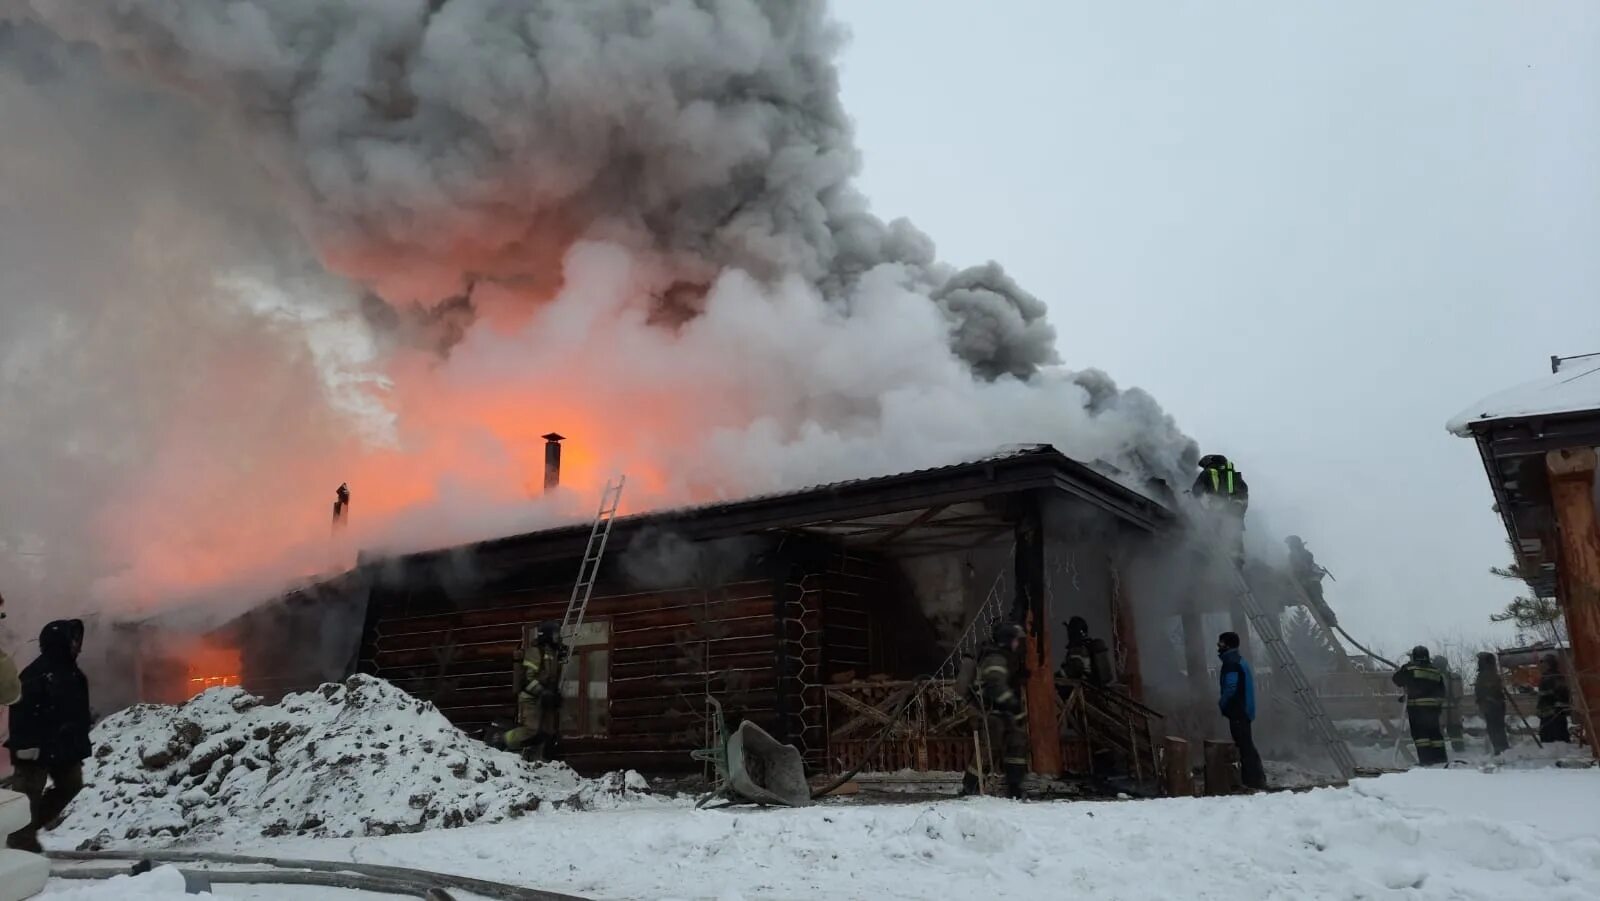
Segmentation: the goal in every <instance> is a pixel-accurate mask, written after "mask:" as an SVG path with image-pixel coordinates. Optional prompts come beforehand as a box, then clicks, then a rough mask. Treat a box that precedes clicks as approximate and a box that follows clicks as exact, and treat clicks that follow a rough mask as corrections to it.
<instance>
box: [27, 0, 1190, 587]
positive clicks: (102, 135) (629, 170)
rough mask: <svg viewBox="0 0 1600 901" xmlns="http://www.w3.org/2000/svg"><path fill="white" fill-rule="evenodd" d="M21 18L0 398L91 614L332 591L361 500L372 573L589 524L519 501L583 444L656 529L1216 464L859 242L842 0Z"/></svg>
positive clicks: (1012, 298)
mask: <svg viewBox="0 0 1600 901" xmlns="http://www.w3.org/2000/svg"><path fill="white" fill-rule="evenodd" d="M5 22H9V23H11V24H9V25H6V24H0V115H3V116H4V117H5V121H7V123H8V125H9V124H11V123H19V124H23V125H25V127H8V128H6V129H5V136H4V137H0V151H3V156H0V158H3V160H4V162H0V167H3V168H0V173H4V176H3V181H0V189H3V190H4V191H5V192H9V194H8V196H9V197H10V199H11V202H8V203H0V229H3V233H4V234H5V235H6V236H7V240H6V241H0V248H3V249H0V298H3V303H4V306H3V307H0V315H4V316H5V319H6V328H5V329H4V334H3V336H0V372H3V373H5V374H6V380H5V386H4V387H3V388H0V390H3V391H7V392H11V393H12V396H10V397H8V398H7V401H8V402H7V409H8V410H10V409H24V410H27V411H29V412H28V413H27V414H26V415H25V416H24V417H23V418H24V420H25V421H23V422H20V423H19V422H17V421H15V420H12V421H10V422H7V423H3V424H0V441H3V442H4V451H5V453H4V454H3V455H0V473H3V475H4V476H5V478H4V479H0V481H3V482H4V483H5V484H7V485H9V486H12V487H10V488H9V489H8V490H11V491H14V492H20V495H19V496H18V497H17V498H13V499H12V501H13V502H12V503H8V504H7V509H9V510H20V511H22V513H21V515H20V516H19V517H17V518H16V519H15V520H14V521H13V522H12V523H10V524H9V529H10V532H11V533H13V534H11V535H10V536H9V537H8V536H7V535H3V534H0V542H4V541H10V542H12V543H14V544H18V545H24V544H25V545H27V546H29V547H40V548H46V547H47V548H48V549H49V550H48V552H49V553H50V554H57V555H61V556H59V557H57V558H56V559H57V560H65V559H66V555H68V554H83V555H87V557H88V559H85V560H84V561H82V565H81V566H75V567H72V568H71V572H70V578H71V579H72V580H75V581H73V582H72V584H71V588H72V589H73V590H84V591H88V592H91V593H93V594H96V595H99V596H102V597H109V596H128V595H136V596H140V597H146V598H159V597H162V596H165V595H167V594H170V593H171V592H173V591H174V590H176V589H178V588H180V587H181V588H184V589H192V588H194V587H196V586H208V585H209V586H215V585H218V584H223V583H226V582H228V581H230V580H234V581H236V580H238V579H240V578H242V577H244V576H246V575H251V574H275V575H290V574H304V573H306V572H309V571H315V570H316V569H318V568H325V567H326V566H328V565H330V561H329V560H327V554H328V551H327V538H326V529H327V524H326V522H325V519H326V503H325V502H326V501H327V500H328V499H327V498H325V497H324V495H325V494H328V493H330V492H331V491H332V488H333V486H335V485H337V484H338V483H340V482H341V481H349V482H350V483H351V485H352V488H353V490H355V491H356V493H357V495H358V497H359V498H360V499H361V500H360V501H359V502H358V505H357V506H356V508H355V513H354V522H353V525H352V531H353V533H354V538H353V539H352V540H353V541H357V542H359V543H361V544H364V545H366V546H374V545H380V546H408V545H409V546H415V545H418V544H427V543H434V544H436V543H440V542H445V541H452V540H464V539H467V538H476V537H486V536H487V535H489V534H493V533H494V531H497V530H498V531H504V530H508V529H514V528H528V527H532V526H534V525H539V524H544V523H547V522H550V521H555V520H559V519H560V518H562V517H563V516H569V517H570V516H574V515H578V513H579V512H587V510H588V508H589V506H590V503H591V502H590V501H589V500H588V498H587V495H586V494H585V495H584V496H583V497H581V498H574V497H571V496H567V495H563V496H560V497H558V498H557V499H556V500H555V501H553V502H550V503H545V502H540V501H534V500H530V498H529V497H528V493H527V492H524V491H523V488H524V483H525V482H526V481H527V480H528V478H529V477H530V475H531V474H533V473H537V472H538V471H539V470H538V468H537V467H538V465H539V464H538V463H537V462H536V461H537V460H538V455H539V453H540V450H541V445H540V442H539V441H538V438H537V436H538V435H539V434H541V433H543V432H545V431H549V430H550V429H552V428H557V429H559V430H560V431H562V432H563V433H564V434H568V435H570V436H573V439H574V440H573V441H571V442H569V447H568V458H567V461H566V462H567V466H568V469H569V471H571V472H574V474H575V476H576V477H577V481H576V482H574V481H573V480H572V479H567V478H564V480H563V481H564V482H566V483H567V484H571V485H574V487H575V488H576V489H577V490H578V491H579V492H586V491H587V489H588V486H587V485H586V484H584V483H583V481H582V479H583V478H586V477H593V476H597V475H600V474H602V473H603V472H604V471H606V470H609V469H619V468H626V469H627V470H628V471H629V473H630V482H629V485H630V488H629V490H630V498H631V499H632V501H633V503H634V504H635V505H638V506H643V505H646V504H662V503H676V502H683V501H686V500H703V499H711V498H720V497H730V496H738V495H741V494H745V493H749V492H752V491H760V490H770V489H773V488H784V487H797V486H799V485H803V484H808V483H815V482H821V481H828V480H832V479H837V478H846V477H855V476H864V475H873V474H880V473H884V472H892V471H903V470H907V469H913V468H917V467H921V466H929V465H938V464H943V463H949V462H954V461H956V460H959V459H962V458H970V457H974V456H978V455H981V454H983V453H985V452H987V451H989V450H991V449H993V448H994V447H995V446H997V445H1000V444H1004V443H1009V442H1037V441H1049V442H1052V443H1055V444H1057V446H1059V447H1060V448H1061V449H1062V450H1064V451H1065V452H1067V453H1069V454H1072V455H1074V456H1077V457H1080V458H1084V459H1095V458H1102V459H1105V460H1108V461H1111V462H1114V463H1115V464H1116V465H1118V466H1119V467H1122V468H1123V469H1125V470H1128V471H1131V472H1134V473H1136V474H1138V475H1139V476H1150V475H1153V476H1159V477H1163V478H1166V479H1168V480H1169V481H1177V480H1179V479H1181V478H1182V476H1183V474H1185V473H1186V472H1187V469H1188V467H1189V466H1192V463H1193V460H1194V456H1195V454H1194V449H1193V446H1192V443H1191V442H1190V441H1189V440H1188V439H1187V438H1186V437H1185V436H1184V435H1183V434H1182V433H1181V432H1180V431H1179V430H1178V429H1177V428H1176V426H1175V425H1174V424H1173V422H1172V421H1171V420H1170V418H1169V417H1167V416H1166V415H1165V414H1164V413H1162V411H1161V410H1160V408H1159V407H1158V406H1157V405H1156V404H1155V403H1154V401H1153V400H1151V399H1150V398H1149V397H1148V396H1147V395H1145V394H1143V393H1142V392H1138V391H1119V390H1118V389H1117V388H1116V387H1115V385H1114V384H1113V383H1112V382H1111V380H1110V379H1109V378H1107V377H1106V376H1104V375H1103V374H1101V373H1098V372H1094V371H1089V372H1072V371H1068V370H1065V369H1063V368H1061V367H1060V366H1059V365H1058V363H1059V361H1058V358H1057V353H1056V337H1057V336H1056V332H1055V330H1054V328H1053V327H1052V326H1051V325H1050V324H1049V322H1048V321H1047V320H1046V317H1045V313H1046V309H1045V306H1044V304H1043V303H1042V302H1041V301H1040V300H1038V299H1037V298H1035V297H1033V296H1032V295H1030V294H1028V293H1027V292H1026V291H1024V290H1023V289H1022V288H1021V287H1019V286H1018V285H1017V284H1016V283H1015V282H1014V281H1013V280H1012V279H1010V278H1009V277H1008V276H1007V275H1006V274H1005V272H1004V271H1003V270H1002V269H1001V268H1000V266H999V265H997V264H994V263H988V264H986V265H982V266H977V267H973V268H970V269H964V270H962V269H957V268H955V267H952V266H949V265H946V264H943V263H940V262H938V261H937V259H936V256H935V252H934V246H933V242H932V241H931V240H930V239H929V238H928V237H927V236H926V235H924V234H922V233H921V232H919V231H917V230H916V229H915V228H914V227H913V226H912V225H910V224H909V223H907V222H905V221H904V220H896V221H893V222H887V223H886V222H884V221H882V220H881V219H879V218H877V217H876V216H874V215H873V214H872V213H871V212H869V210H868V208H867V203H866V201H865V200H864V198H862V197H861V196H860V194H859V193H858V192H857V191H856V190H855V189H854V188H853V187H852V185H851V179H852V177H853V176H854V174H855V172H856V170H857V168H858V163H859V154H858V152H857V150H856V148H855V146H854V143H853V140H852V136H851V128H850V122H849V119H848V117H847V116H846V114H845V112H844V110H843V109H842V108H841V105H840V102H839V91H838V84H837V81H838V79H837V72H836V69H835V66H834V62H833V59H834V55H835V53H836V52H837V50H838V48H839V46H840V43H841V41H842V40H843V39H844V35H843V34H842V32H841V30H840V29H839V28H838V27H837V26H836V25H834V24H833V23H832V22H831V20H830V19H829V18H828V16H827V14H826V9H825V6H824V4H823V3H821V2H813V0H770V2H760V0H718V2H689V0H591V2H583V3H577V2H563V3H558V2H530V0H518V2H509V0H444V2H422V0H387V2H353V3H338V4H329V3H324V2H320V0H273V2H266V0H260V2H234V3H227V4H219V3H215V2H210V0H164V2H156V0H128V2H120V3H115V4H110V3H102V2H89V0H81V2H31V0H0V23H5ZM8 33H9V37H8ZM13 234H15V235H17V236H19V238H18V241H16V242H13V241H12V240H10V236H11V235H13ZM373 297H377V298H381V300H382V301H383V303H382V304H378V305H375V304H374V303H373V301H372V298H373ZM585 455H587V456H585ZM635 473H639V477H638V478H637V479H635V478H634V477H633V476H634V474H635ZM534 477H535V478H536V476H534ZM562 497H564V498H565V499H564V500H562ZM577 500H581V501H582V502H581V503H576V501H577ZM541 504H543V505H544V506H541ZM552 504H554V506H555V507H558V508H559V509H555V508H552V506H551V505H552ZM86 542H87V544H88V545H89V546H90V547H89V549H84V548H83V547H82V546H83V545H84V544H85V543H86ZM48 569H49V571H48V573H47V576H48V580H49V581H50V584H52V585H53V586H55V588H56V589H57V590H59V589H65V588H67V587H68V586H67V584H66V583H63V582H61V581H59V580H61V579H66V578H68V572H67V571H66V570H63V569H60V568H58V566H57V565H55V564H52V565H51V566H50V567H49V568H48ZM0 575H3V573H0ZM40 578H45V576H41V577H40ZM40 584H43V583H40ZM39 590H40V591H41V592H42V591H43V590H44V589H42V588H41V589H39Z"/></svg>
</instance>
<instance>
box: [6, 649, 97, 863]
mask: <svg viewBox="0 0 1600 901" xmlns="http://www.w3.org/2000/svg"><path fill="white" fill-rule="evenodd" d="M82 649H83V621H82V620H76V619H64V620H56V621H55V622H53V623H50V624H49V625H47V626H45V627H44V630H43V631H41V632H40V633H39V659H37V660H35V661H33V662H32V663H30V664H28V666H27V668H25V669H24V670H23V671H22V680H21V681H22V699H21V700H19V701H18V702H17V703H16V705H15V706H13V707H12V708H11V737H10V738H9V739H8V740H7V741H6V747H7V748H9V749H10V751H11V765H12V767H13V768H14V769H15V770H16V775H15V776H14V777H13V778H12V784H13V787H15V788H16V789H17V790H18V791H20V792H22V793H23V794H25V795H27V796H28V803H29V805H30V806H31V807H32V809H33V821H32V822H31V823H29V824H28V827H27V828H26V829H23V830H22V831H20V832H16V833H13V834H12V835H11V837H10V838H8V839H7V840H6V844H7V845H8V846H9V847H11V848H15V849H18V850H22V851H35V852H37V851H39V850H40V848H39V838H38V833H39V830H40V829H41V828H42V827H44V826H45V825H46V824H48V823H50V822H51V821H52V820H54V819H55V818H56V817H58V816H60V815H61V812H62V811H63V810H66V809H67V805H68V804H69V803H71V801H72V799H73V797H74V796H75V795H77V794H78V792H79V791H81V790H82V789H83V761H84V759H85V758H87V757H88V756H89V750H90V747H89V726H90V720H91V718H92V717H91V714H90V712H89V680H88V679H87V678H85V677H84V675H83V670H81V669H79V668H78V652H79V651H81V650H82Z"/></svg>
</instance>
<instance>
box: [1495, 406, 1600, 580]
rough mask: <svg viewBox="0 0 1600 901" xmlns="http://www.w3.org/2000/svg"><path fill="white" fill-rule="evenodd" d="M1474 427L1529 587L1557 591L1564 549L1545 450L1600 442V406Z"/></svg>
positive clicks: (1505, 524) (1507, 529) (1508, 531)
mask: <svg viewBox="0 0 1600 901" xmlns="http://www.w3.org/2000/svg"><path fill="white" fill-rule="evenodd" d="M1468 429H1469V431H1470V434H1471V436H1472V439H1473V440H1474V442H1476V444H1477V446H1478V456H1479V458H1480V459H1481V460H1482V461H1483V469H1484V473H1485V474H1486V475H1487V476H1488V478H1489V489H1490V490H1491V491H1492V492H1494V502H1495V510H1496V512H1498V513H1499V514H1500V520H1501V522H1502V524H1503V525H1504V526H1505V530H1506V536H1507V538H1509V539H1510V541H1511V544H1512V547H1513V548H1514V549H1515V555H1516V558H1517V564H1518V566H1519V567H1520V568H1521V570H1522V572H1523V573H1525V574H1526V580H1527V582H1528V587H1529V588H1531V589H1533V591H1535V592H1536V593H1538V594H1539V596H1541V597H1555V594H1556V585H1557V583H1558V581H1559V580H1558V578H1557V567H1558V565H1559V559H1558V558H1559V555H1558V554H1557V552H1556V522H1555V511H1554V509H1553V508H1552V507H1551V501H1550V483H1549V475H1548V473H1547V471H1546V469H1545V454H1546V453H1547V452H1549V451H1552V450H1558V449H1561V448H1572V447H1594V446H1596V445H1600V411H1592V412H1588V413H1581V414H1573V413H1566V414H1561V415H1552V416H1534V417H1523V418H1518V419H1498V420H1483V421H1477V422H1472V423H1470V424H1469V426H1468Z"/></svg>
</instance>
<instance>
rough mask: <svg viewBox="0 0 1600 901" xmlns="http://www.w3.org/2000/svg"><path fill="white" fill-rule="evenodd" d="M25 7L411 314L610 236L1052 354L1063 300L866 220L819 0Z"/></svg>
mask: <svg viewBox="0 0 1600 901" xmlns="http://www.w3.org/2000/svg"><path fill="white" fill-rule="evenodd" d="M4 7H5V8H7V9H9V10H11V12H12V14H13V15H29V14H31V15H32V16H33V17H35V18H37V19H38V20H39V21H41V22H43V23H44V24H46V25H47V26H49V27H50V28H51V29H53V30H54V31H55V32H56V33H57V34H59V35H61V36H62V37H65V38H68V39H71V40H80V41H87V42H89V43H92V44H94V45H95V46H98V47H100V48H101V49H102V50H103V51H104V52H105V53H106V54H107V55H109V56H111V57H113V58H114V59H116V60H117V61H118V62H120V63H122V64H123V65H125V66H127V67H128V68H129V69H130V70H132V71H134V72H136V73H138V74H140V75H142V76H145V77H148V78H150V79H152V80H153V81H155V82H159V83H161V84H165V85H168V86H170V87H171V88H173V89H174V90H177V91H181V92H183V93H186V94H189V95H192V96H194V97H195V98H197V99H198V100H199V101H200V102H201V103H202V104H203V105H204V106H205V107H206V108H208V109H210V110H213V111H214V112H215V113H216V114H218V115H220V116H222V117H225V118H226V119H227V121H229V122H230V123H232V124H233V125H235V126H236V127H237V128H239V129H240V130H241V133H242V135H243V136H244V139H245V141H246V142H247V143H248V145H249V147H250V148H251V149H252V150H253V152H254V153H255V154H256V155H257V158H258V159H259V160H260V161H261V162H262V163H263V164H265V165H266V166H267V167H268V169H269V170H270V171H271V172H272V174H273V176H274V178H275V181H276V184H277V185H279V186H280V187H281V188H282V189H284V190H286V191H287V192H288V196H289V197H290V198H291V199H292V201H293V203H294V209H295V212H296V214H297V215H298V217H299V220H300V221H301V223H302V224H303V225H304V226H305V228H306V229H307V230H308V232H309V234H310V236H311V237H312V239H313V241H314V242H315V244H316V245H317V246H318V247H320V248H322V249H323V253H324V255H325V256H326V258H327V259H328V261H329V262H330V263H331V264H332V265H333V266H334V267H336V268H338V269H340V270H342V271H345V272H347V273H349V274H352V275H354V276H356V277H358V278H360V279H362V280H363V281H367V282H369V283H372V284H374V285H376V286H378V287H379V290H380V292H381V293H383V294H384V295H385V296H386V297H390V299H392V300H408V299H415V298H416V297H422V298H432V297H444V296H447V295H449V294H452V293H454V292H455V291H456V290H458V289H459V287H460V286H461V284H462V282H463V280H464V279H467V278H470V277H472V276H474V275H479V276H484V277H489V278H498V279H504V280H508V281H511V282H513V283H516V282H519V281H527V280H539V279H540V278H541V277H542V276H545V275H546V274H547V273H550V272H555V271H559V269H560V267H561V258H562V256H563V255H564V254H565V252H566V250H567V247H568V246H569V245H570V244H571V242H572V240H573V239H575V238H578V237H584V236H589V237H594V236H600V235H605V236H609V237H613V238H617V239H619V240H625V241H631V242H648V246H649V248H650V249H652V250H656V251H660V252H663V253H665V254H667V255H668V256H670V257H674V258H682V259H683V261H684V262H683V263H682V265H684V266H685V267H688V268H689V269H691V270H693V269H698V270H699V271H700V272H702V273H705V272H708V271H709V272H715V271H717V270H719V269H721V268H723V267H728V266H732V267H737V268H740V269H744V270H746V271H749V272H752V273H754V274H756V275H757V276H759V277H763V278H771V277H776V276H779V275H784V274H798V275H799V276H801V277H802V278H804V279H805V280H806V281H807V282H809V283H812V284H819V285H827V286H829V287H831V288H832V289H833V290H831V291H830V292H829V293H830V294H833V295H835V296H839V297H845V296H848V291H847V290H845V288H846V287H847V286H848V285H849V284H850V283H852V282H853V281H854V279H855V278H856V277H857V276H858V275H859V274H860V273H862V272H865V271H868V270H870V269H872V268H874V267H876V266H879V265H882V264H885V263H899V264H903V265H905V266H906V277H907V278H908V279H910V280H911V281H912V282H913V283H914V284H916V285H918V286H920V287H921V288H922V289H924V290H925V291H926V292H927V293H928V296H929V297H930V298H932V299H933V300H934V302H935V303H937V304H939V306H940V308H941V310H942V311H943V313H944V315H945V316H946V318H947V319H948V320H949V322H950V326H951V330H950V334H951V337H952V344H953V347H954V349H955V350H956V352H957V353H958V354H959V355H960V356H961V358H962V359H964V360H966V361H967V362H968V363H969V364H971V365H972V367H973V368H974V369H975V370H976V371H978V372H980V373H982V374H984V375H988V376H993V375H998V374H1001V373H1010V374H1013V375H1019V376H1023V375H1028V374H1030V373H1032V372H1033V371H1034V370H1035V369H1036V368H1037V367H1038V366H1039V365H1041V364H1045V363H1053V362H1055V361H1056V357H1055V349H1054V344H1055V333H1054V330H1053V329H1051V328H1050V326H1049V325H1048V324H1047V323H1046V322H1045V321H1044V315H1045V307H1044V305H1043V304H1042V303H1040V302H1039V301H1038V300H1037V299H1035V298H1034V297H1032V296H1030V295H1029V294H1028V293H1027V292H1025V291H1023V290H1022V289H1021V288H1019V287H1018V286H1017V285H1016V283H1015V282H1013V281H1012V280H1011V279H1010V278H1008V277H1007V276H1006V275H1005V273H1004V272H1003V271H1001V269H1000V267H999V266H997V265H995V264H992V263H991V264H989V265H987V266H983V267H978V268H975V269H970V270H964V271H960V272H952V271H950V270H948V269H946V268H945V267H941V266H939V265H937V264H936V263H934V261H933V255H932V250H933V248H932V242H931V241H929V240H928V238H927V237H926V236H924V235H922V234H921V233H919V232H917V231H916V230H915V229H914V228H912V227H911V226H910V225H908V224H906V223H904V222H897V223H895V224H893V225H886V224H885V223H883V222H882V221H881V220H879V219H877V218H875V217H873V216H872V215H870V214H869V213H867V212H866V203H865V201H864V200H863V199H862V198H861V196H860V195H859V194H858V193H857V192H856V191H855V190H854V189H853V188H852V187H851V186H850V178H851V177H852V176H853V175H854V174H855V172H856V170H857V168H858V164H859V160H858V157H859V154H858V153H857V151H856V148H855V146H854V144H853V142H852V139H851V131H850V123H849V119H848V118H847V117H846V115H845V113H844V110H843V108H842V107H841V106H840V103H839V90H838V77H837V73H836V71H835V69H834V66H833V62H832V59H833V56H834V54H835V53H836V52H837V50H838V47H839V44H840V41H841V34H840V31H839V29H838V28H837V27H836V26H834V25H833V24H831V23H830V22H829V20H828V19H827V17H826V15H825V14H824V4H823V3H821V2H816V0H800V2H796V0H766V2H753V0H719V2H689V0H589V2H571V0H561V2H549V0H547V2H529V0H499V2H486V0H451V2H425V0H383V2H356V3H326V2H323V0H272V2H264V0H263V2H256V3H216V2H212V0H188V2H182V0H180V2H170V0H165V2H131V3H113V4H108V3H101V2H97V0H82V2H48V3H40V2H28V0H11V2H8V3H6V4H4ZM707 265H709V266H710V267H711V268H710V269H709V270H707V269H706V268H705V267H706V266H707Z"/></svg>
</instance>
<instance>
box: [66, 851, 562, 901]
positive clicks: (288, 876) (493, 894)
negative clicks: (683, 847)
mask: <svg viewBox="0 0 1600 901" xmlns="http://www.w3.org/2000/svg"><path fill="white" fill-rule="evenodd" d="M46 856H47V857H49V858H50V859H51V860H52V861H84V862H90V861H126V862H129V863H133V864H134V865H135V866H134V867H132V868H120V867H119V868H112V867H64V868H60V869H57V870H55V871H54V872H53V873H52V874H51V875H53V876H54V877H56V878H58V879H110V878H112V877H113V876H125V875H128V874H129V873H130V872H132V871H135V870H141V869H148V868H149V866H150V865H151V864H153V863H173V864H178V863H198V864H210V865H223V866H252V867H264V868H265V869H252V870H212V869H180V870H179V872H181V873H183V875H184V881H185V882H186V883H188V884H189V885H191V886H195V887H196V888H195V889H192V890H200V891H203V890H205V886H207V884H208V883H209V884H219V885H220V884H249V885H310V886H322V887H327V888H342V889H351V890H359V891H369V892H380V893H385V894H391V895H410V896H412V897H414V898H423V899H426V901H450V899H451V898H452V897H453V896H452V895H451V894H450V891H451V890H455V891H459V892H467V893H471V894H473V895H478V896H481V897H484V898H494V899H497V901H585V899H583V898H581V897H580V896H577V895H564V894H560V893H557V892H547V891H544V890H542V889H531V888H525V887H523V886H518V885H509V884H507V883H503V882H491V881H489V880H486V879H475V878H472V877H470V876H452V875H450V874H447V873H434V872H431V871H428V870H415V869H410V868H407V867H391V866H383V865H379V864H367V863H354V862H348V861H331V860H298V859H291V858H274V857H255V856H251V855H247V854H224V853H214V852H207V851H163V850H155V849H152V850H143V851H51V852H49V853H48V854H47V855H46Z"/></svg>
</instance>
